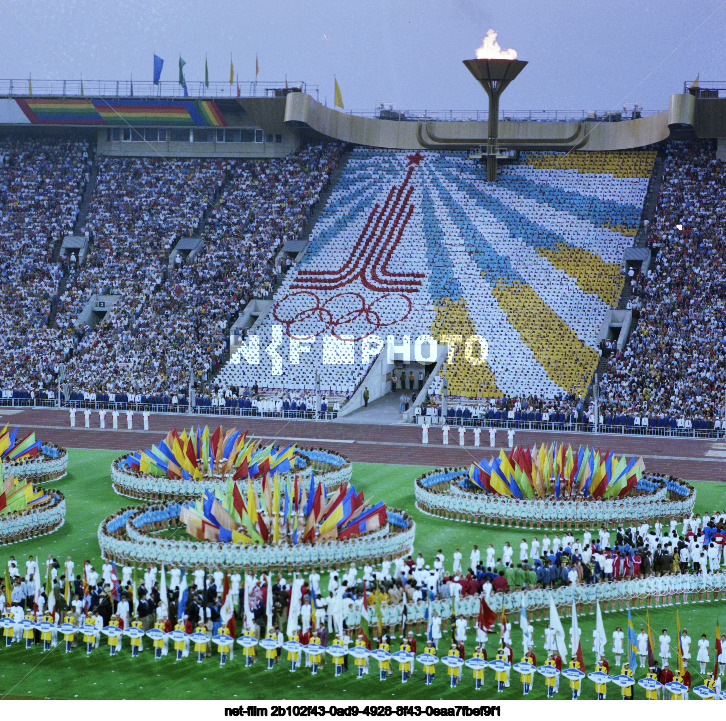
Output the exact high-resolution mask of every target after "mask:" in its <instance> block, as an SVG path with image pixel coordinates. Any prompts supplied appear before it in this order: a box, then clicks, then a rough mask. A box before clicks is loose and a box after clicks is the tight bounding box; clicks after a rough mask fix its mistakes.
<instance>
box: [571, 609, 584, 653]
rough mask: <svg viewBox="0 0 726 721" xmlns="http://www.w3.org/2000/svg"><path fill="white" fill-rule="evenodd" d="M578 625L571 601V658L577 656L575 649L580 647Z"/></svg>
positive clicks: (575, 611)
mask: <svg viewBox="0 0 726 721" xmlns="http://www.w3.org/2000/svg"><path fill="white" fill-rule="evenodd" d="M581 633H582V632H581V631H580V624H579V623H578V622H577V608H576V606H575V601H574V600H573V601H572V625H571V626H570V650H571V651H572V657H573V658H574V657H575V656H576V655H577V649H578V647H579V645H580V634H581Z"/></svg>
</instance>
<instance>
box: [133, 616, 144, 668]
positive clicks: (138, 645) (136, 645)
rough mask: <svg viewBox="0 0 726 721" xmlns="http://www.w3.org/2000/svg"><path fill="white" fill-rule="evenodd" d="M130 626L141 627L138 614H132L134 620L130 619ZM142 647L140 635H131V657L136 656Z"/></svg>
mask: <svg viewBox="0 0 726 721" xmlns="http://www.w3.org/2000/svg"><path fill="white" fill-rule="evenodd" d="M131 628H138V629H141V628H143V624H142V623H141V621H140V619H139V617H138V616H134V620H133V621H131ZM142 649H143V646H142V642H141V636H139V637H138V638H136V637H132V639H131V658H136V657H137V656H138V655H139V651H141V650H142Z"/></svg>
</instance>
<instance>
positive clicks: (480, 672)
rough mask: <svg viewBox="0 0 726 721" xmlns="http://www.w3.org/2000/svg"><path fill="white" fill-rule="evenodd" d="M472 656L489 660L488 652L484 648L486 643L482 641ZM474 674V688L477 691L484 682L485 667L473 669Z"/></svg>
mask: <svg viewBox="0 0 726 721" xmlns="http://www.w3.org/2000/svg"><path fill="white" fill-rule="evenodd" d="M471 657H472V658H479V659H481V660H482V661H486V660H487V652H486V649H485V648H484V644H483V643H480V644H479V645H478V646H477V647H476V650H475V651H474V653H473V654H472V655H471ZM472 676H473V677H474V689H475V690H476V691H481V687H482V684H483V683H484V669H483V668H475V669H473V670H472Z"/></svg>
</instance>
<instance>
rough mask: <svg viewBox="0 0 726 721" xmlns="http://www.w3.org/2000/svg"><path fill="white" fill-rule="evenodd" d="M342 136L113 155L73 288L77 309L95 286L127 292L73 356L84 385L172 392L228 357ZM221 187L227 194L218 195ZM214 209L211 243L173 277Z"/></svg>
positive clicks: (69, 307) (72, 370)
mask: <svg viewBox="0 0 726 721" xmlns="http://www.w3.org/2000/svg"><path fill="white" fill-rule="evenodd" d="M337 154H338V146H337V145H329V146H321V145H316V146H310V147H308V148H306V149H305V150H304V151H303V152H301V153H298V154H296V155H293V156H290V157H288V158H285V159H283V160H267V161H232V160H196V159H195V160H162V159H137V158H134V159H124V158H105V159H103V161H102V165H101V175H100V180H99V186H98V191H97V193H96V195H95V197H94V202H93V206H92V210H91V213H90V214H89V219H88V223H87V226H88V227H89V228H90V229H91V231H92V233H93V235H94V253H93V255H92V257H91V259H90V261H89V263H88V264H87V265H86V266H85V267H84V268H83V270H82V272H81V273H80V276H79V277H78V279H77V280H76V282H75V284H74V285H73V287H72V288H70V289H69V291H68V292H67V293H66V296H65V300H66V303H65V305H64V313H65V314H66V319H69V318H73V317H76V316H77V315H78V314H79V313H80V311H81V310H82V308H83V305H84V304H85V303H86V302H87V301H88V300H89V298H90V295H91V294H92V293H108V292H111V293H118V294H120V295H121V299H120V300H119V301H118V302H117V304H116V305H115V306H114V308H113V309H112V311H111V312H110V313H108V314H107V316H106V318H105V320H104V323H103V324H101V325H100V326H97V327H96V328H94V329H91V330H88V331H87V332H86V334H85V336H84V338H83V340H82V341H81V342H80V343H79V345H78V348H77V350H76V353H75V355H74V357H73V359H72V360H71V362H70V364H69V376H70V377H71V378H72V379H73V382H74V385H75V386H76V387H79V388H80V390H81V391H88V390H94V391H100V392H103V391H105V392H119V391H125V392H134V393H138V392H140V393H142V394H152V393H162V394H169V393H171V394H173V393H175V392H178V391H182V392H184V391H186V388H187V386H188V383H189V379H190V374H191V375H192V376H193V377H194V378H195V380H198V381H203V380H207V379H208V378H209V377H210V376H211V374H212V373H213V372H215V371H216V370H217V369H218V367H219V362H220V358H221V356H222V354H223V352H224V350H225V348H226V345H227V339H228V328H229V324H230V322H231V321H233V320H234V319H235V318H236V316H237V314H238V313H239V311H240V310H241V309H242V308H243V307H244V306H245V305H246V304H247V302H248V301H249V300H250V299H251V298H253V297H255V298H265V297H267V295H268V293H269V290H270V287H271V282H272V279H273V277H274V275H275V273H276V272H277V269H276V266H275V256H276V254H277V253H278V252H279V250H280V247H281V246H282V245H283V244H284V243H285V241H286V240H290V239H296V238H297V237H298V236H299V233H300V231H301V230H302V226H303V224H304V222H305V219H306V217H307V215H308V213H309V209H310V207H311V206H312V205H313V204H314V203H315V201H316V200H317V197H318V194H319V192H320V190H321V188H322V187H323V185H324V183H325V181H326V179H327V177H328V174H329V172H330V170H331V169H332V168H333V167H334V166H335V163H336V159H337ZM217 196H218V197H217ZM205 211H208V213H209V219H208V222H207V223H206V225H205V227H204V232H203V234H202V238H203V241H204V246H203V250H202V251H201V252H200V253H199V254H198V255H197V256H196V257H195V258H194V259H193V260H192V261H190V262H188V263H186V262H185V263H182V264H181V265H179V266H175V267H174V268H173V269H172V270H171V271H170V272H169V274H168V277H166V270H167V263H168V256H169V252H170V251H171V249H172V248H173V246H174V244H175V243H176V241H177V240H178V239H179V238H181V237H186V236H190V235H192V234H193V232H194V230H195V229H196V228H197V227H198V226H199V224H200V221H201V220H202V215H203V213H204V212H205Z"/></svg>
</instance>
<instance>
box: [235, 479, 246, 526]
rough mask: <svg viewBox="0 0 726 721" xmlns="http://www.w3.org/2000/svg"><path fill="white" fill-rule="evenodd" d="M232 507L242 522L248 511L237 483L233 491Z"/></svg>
mask: <svg viewBox="0 0 726 721" xmlns="http://www.w3.org/2000/svg"><path fill="white" fill-rule="evenodd" d="M232 507H233V508H234V510H235V511H237V514H238V515H239V517H240V520H242V519H243V518H244V513H245V512H246V511H247V507H246V506H245V502H244V500H242V494H241V493H240V492H239V488H238V487H237V484H236V483H235V484H234V488H233V489H232Z"/></svg>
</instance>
